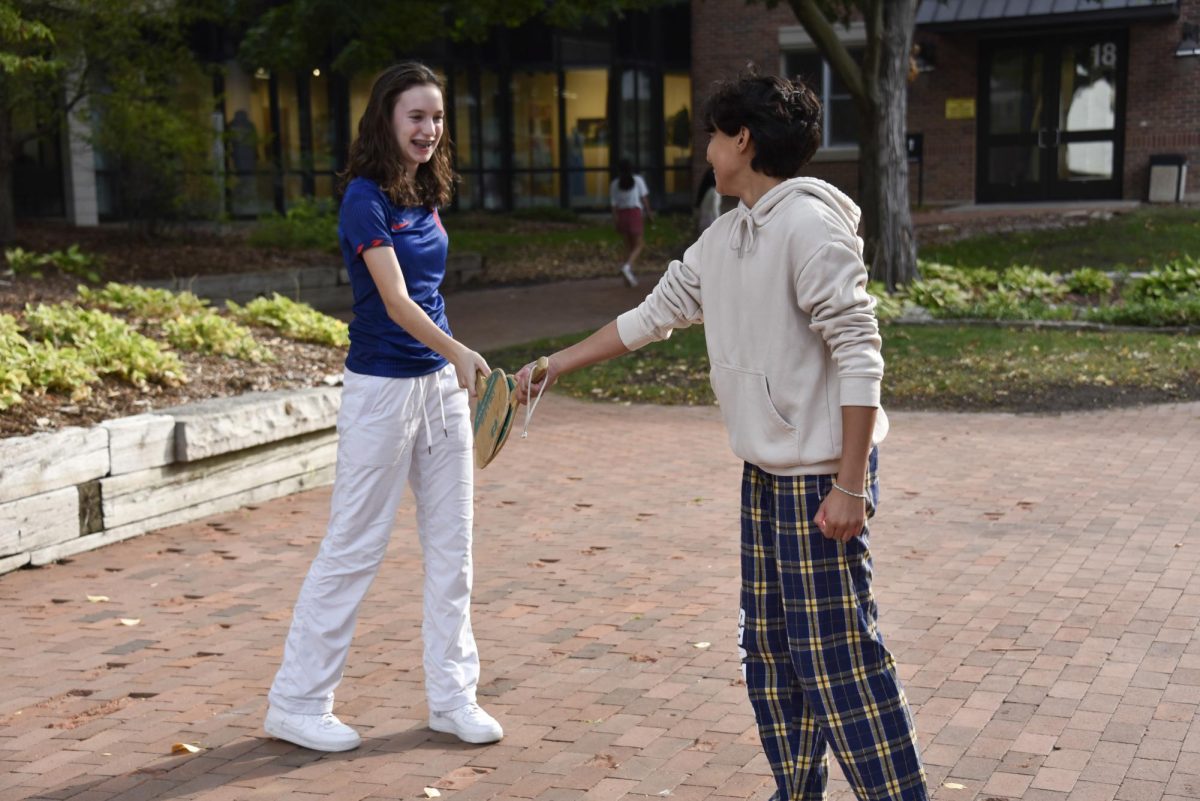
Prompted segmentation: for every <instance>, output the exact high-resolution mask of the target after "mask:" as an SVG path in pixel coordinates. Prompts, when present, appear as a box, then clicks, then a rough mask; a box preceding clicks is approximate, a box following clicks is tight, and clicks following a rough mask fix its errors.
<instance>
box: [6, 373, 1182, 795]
mask: <svg viewBox="0 0 1200 801" xmlns="http://www.w3.org/2000/svg"><path fill="white" fill-rule="evenodd" d="M893 422H894V427H893V433H892V434H891V436H890V438H889V440H888V443H887V445H886V447H885V449H884V453H883V474H882V475H883V486H884V491H885V495H884V501H883V504H882V508H881V510H880V516H879V518H878V519H877V520H876V522H875V524H874V527H873V534H872V540H873V547H874V550H875V560H876V591H877V595H878V598H879V602H880V605H881V608H882V612H883V629H884V631H885V634H886V636H887V638H888V641H889V643H890V644H891V646H892V648H893V650H894V651H895V653H896V655H897V657H898V660H899V663H900V666H901V671H902V673H903V677H904V679H905V682H906V685H907V688H908V693H909V696H910V698H911V700H912V702H913V704H914V708H915V710H916V717H917V722H918V727H919V730H920V734H921V742H922V745H923V747H924V752H925V757H926V760H927V763H928V771H929V775H930V779H931V783H932V785H933V787H934V788H935V792H934V797H935V798H937V799H946V801H960V800H961V801H971V800H972V799H978V800H979V801H995V800H996V799H1002V800H1005V801H1006V800H1007V799H1027V800H1028V801H1113V800H1114V799H1118V800H1119V801H1143V800H1145V801H1156V800H1158V799H1161V800H1162V801H1185V799H1196V798H1200V723H1197V719H1196V711H1197V706H1198V705H1200V637H1198V636H1197V633H1196V632H1197V624H1198V623H1200V577H1198V570H1197V568H1200V459H1198V457H1197V453H1198V452H1200V404H1189V405H1175V406H1158V407H1151V408H1143V409H1130V410H1122V411H1113V412H1104V413H1091V414H1076V415H1066V416H1045V417H1043V416H1037V417H1027V416H1020V417H1017V416H1007V415H969V416H968V415H948V414H895V415H893ZM739 475H740V465H739V464H738V463H737V461H736V460H735V459H734V458H733V457H732V456H731V455H730V454H729V452H728V450H727V448H726V445H725V441H724V434H723V431H722V428H721V426H720V423H719V420H718V417H717V413H716V411H715V410H713V409H664V408H656V407H638V406H632V407H630V406H616V405H611V406H605V405H599V406H597V405H589V404H583V403H579V402H574V401H570V400H566V399H563V398H559V397H552V398H548V399H547V400H546V401H545V403H543V405H542V407H541V408H540V409H539V411H538V415H537V418H536V420H535V422H534V426H533V430H532V432H531V436H530V439H529V440H527V441H523V442H522V441H519V440H514V441H512V442H510V443H509V445H508V448H507V449H506V451H505V452H504V454H502V456H501V457H500V459H499V461H498V462H497V463H495V464H494V465H493V466H492V467H490V468H488V470H487V471H485V472H483V473H482V474H480V478H479V482H478V498H477V506H476V512H477V522H476V532H477V545H476V591H475V607H474V615H475V628H476V633H477V637H478V640H479V645H480V649H481V653H482V657H483V663H484V675H483V684H482V686H481V688H480V692H481V700H482V702H483V703H484V704H485V705H486V706H487V707H488V708H489V709H490V710H491V711H492V712H494V713H495V714H496V715H497V717H499V718H500V719H501V721H502V722H503V723H504V726H505V729H506V732H507V736H506V738H505V739H504V741H503V742H502V743H500V744H498V745H494V746H489V747H477V746H467V745H463V744H460V743H458V742H457V741H454V740H453V738H451V737H449V736H447V735H440V734H434V733H433V732H431V731H430V730H429V729H428V728H426V725H425V722H426V721H425V718H426V711H425V705H424V693H423V687H422V672H421V651H420V644H419V629H420V620H419V607H420V583H421V569H420V559H419V551H418V548H417V545H416V542H415V539H416V538H415V535H414V530H413V522H412V515H411V510H410V509H405V510H404V511H402V513H401V514H400V516H399V517H398V519H397V524H396V532H395V537H394V539H393V543H392V546H391V550H390V552H389V560H388V562H387V564H386V565H385V567H384V569H383V571H382V573H381V575H380V577H379V579H378V580H377V581H376V583H375V586H374V587H373V589H372V592H371V595H370V597H369V599H368V602H367V604H366V605H365V606H364V608H363V610H362V615H361V618H360V620H359V629H358V636H357V639H356V647H355V649H354V650H353V652H352V654H351V657H350V663H349V666H348V669H347V676H346V680H345V682H344V684H343V686H342V688H341V689H340V690H339V693H338V705H337V711H338V712H339V713H340V714H341V715H342V716H343V718H344V719H346V720H347V721H348V722H351V723H353V724H354V725H356V726H357V727H358V728H359V729H360V731H361V732H362V733H363V735H364V743H363V746H362V747H361V748H360V749H358V750H356V751H353V752H349V753H344V754H337V755H321V754H316V753H314V752H311V751H306V750H304V749H300V748H296V747H293V746H291V745H288V744H285V743H282V742H277V741H274V740H271V739H268V738H266V737H265V736H264V735H262V734H261V731H260V729H259V725H260V721H261V717H262V714H263V711H264V708H265V695H266V688H267V686H268V684H269V682H270V679H271V676H272V675H273V673H274V670H275V668H276V667H277V664H278V661H279V657H280V651H281V648H282V643H283V638H284V635H285V632H286V627H287V623H288V619H289V615H290V607H291V604H292V602H293V600H294V598H295V594H296V591H297V590H298V588H299V585H300V580H301V578H302V576H303V573H304V571H305V570H306V568H307V566H308V563H309V561H310V559H311V558H312V556H313V554H314V552H315V549H316V547H317V544H318V542H319V539H320V537H321V535H322V532H323V528H324V524H325V520H326V515H327V508H326V507H327V503H328V498H329V492H328V490H319V491H312V492H307V493H303V494H300V495H295V496H292V497H289V498H284V499H280V500H278V501H273V502H270V503H267V504H263V505H262V506H260V507H258V508H253V509H243V510H240V511H237V512H232V513H229V514H223V515H219V516H216V517H213V518H209V519H206V520H203V521H199V522H196V523H191V524H188V525H183V526H177V527H175V528H171V529H167V530H164V531H161V532H157V533H155V534H151V535H148V536H145V537H142V538H138V539H135V540H131V541H128V542H125V543H121V544H118V545H114V546H110V547H108V548H105V549H102V550H100V551H96V552H92V553H86V554H82V555H80V556H78V557H76V558H74V559H72V560H70V561H69V562H66V563H63V564H58V565H54V566H50V567H46V568H42V569H38V570H23V571H19V572H16V573H12V574H9V575H5V576H3V577H0V614H2V615H3V617H2V620H3V622H4V625H3V626H2V627H0V677H2V678H0V680H2V682H3V683H2V685H0V686H2V687H3V692H2V693H0V801H9V799H25V798H46V799H51V798H53V799H67V798H71V799H80V800H81V801H82V800H84V799H86V800H87V801H107V800H108V799H124V800H125V801H137V800H138V799H206V800H207V801H226V800H227V799H276V798H281V799H282V798H286V799H312V800H314V801H316V800H317V799H338V800H339V801H355V800H356V799H415V798H423V797H425V793H424V788H427V787H434V788H440V791H441V793H442V795H443V797H445V798H448V799H455V801H468V799H484V798H506V799H537V800H538V801H555V800H557V799H618V798H630V799H637V798H644V797H652V798H659V797H667V798H672V799H677V800H678V801H683V800H685V799H686V800H687V801H693V800H698V799H711V800H712V801H719V800H722V799H747V798H749V799H761V798H765V797H766V795H768V793H769V789H770V788H769V770H768V767H767V765H766V763H765V761H764V759H763V757H762V754H761V751H760V748H759V745H758V743H757V736H756V734H755V732H754V729H753V721H752V718H751V712H750V707H749V703H748V702H747V700H746V698H745V688H744V687H743V686H741V683H740V680H739V677H738V670H737V658H736V651H735V647H734V642H733V634H734V628H735V623H736V615H737V609H736V603H737V602H736V598H737V583H738V581H737V511H738V510H737V485H738V480H739ZM89 595H91V596H100V595H103V596H108V598H109V600H108V601H107V602H99V603H92V602H89V600H88V597H87V596H89ZM122 620H124V621H126V622H131V621H132V620H137V621H138V622H137V623H136V624H135V625H126V624H125V623H124V622H122ZM176 743H191V744H195V745H197V746H200V747H201V748H202V749H203V750H201V751H199V752H198V753H196V754H193V755H189V754H172V753H171V751H172V746H173V745H174V744H176ZM835 772H836V771H835ZM830 796H831V798H833V799H839V800H844V799H849V798H850V793H849V791H848V789H847V786H846V784H845V783H844V782H843V781H842V780H841V779H840V777H838V778H836V779H835V780H834V781H833V782H832V783H831V792H830Z"/></svg>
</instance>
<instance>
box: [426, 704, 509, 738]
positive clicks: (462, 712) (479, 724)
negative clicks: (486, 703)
mask: <svg viewBox="0 0 1200 801" xmlns="http://www.w3.org/2000/svg"><path fill="white" fill-rule="evenodd" d="M429 728H431V729H433V730H434V731H440V732H444V733H446V734H453V735H454V736H455V737H457V738H458V739H460V740H462V741H463V742H464V743H494V742H496V741H497V740H499V739H500V738H501V737H503V736H504V729H502V728H500V724H499V723H497V722H496V719H495V718H494V717H492V716H491V715H489V714H488V713H487V712H484V711H483V710H482V709H481V708H480V707H479V705H478V704H467V705H466V706H460V707H459V708H458V709H452V710H450V711H449V712H430V713H429Z"/></svg>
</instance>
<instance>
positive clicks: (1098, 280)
mask: <svg viewBox="0 0 1200 801" xmlns="http://www.w3.org/2000/svg"><path fill="white" fill-rule="evenodd" d="M1113 286H1114V284H1113V280H1112V279H1111V278H1109V277H1108V274H1107V273H1105V272H1103V271H1101V270H1096V269H1094V268H1092V267H1080V268H1079V269H1078V270H1076V271H1075V272H1073V273H1071V274H1070V275H1068V276H1067V288H1068V289H1069V290H1071V291H1072V292H1074V293H1075V294H1076V295H1084V296H1085V297H1089V298H1100V297H1107V296H1108V295H1109V294H1110V293H1111V292H1112V291H1113Z"/></svg>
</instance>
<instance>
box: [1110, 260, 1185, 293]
mask: <svg viewBox="0 0 1200 801" xmlns="http://www.w3.org/2000/svg"><path fill="white" fill-rule="evenodd" d="M1191 294H1200V260H1197V259H1192V258H1189V257H1184V258H1182V259H1176V260H1175V261H1173V262H1169V263H1167V264H1164V265H1163V266H1162V267H1156V268H1155V269H1153V270H1151V271H1150V273H1149V274H1148V275H1146V276H1144V277H1142V278H1139V279H1137V280H1136V281H1134V282H1133V284H1132V285H1130V287H1129V288H1128V289H1126V290H1125V292H1124V295H1123V296H1124V297H1125V298H1126V299H1127V300H1134V301H1139V300H1169V299H1172V298H1180V297H1182V296H1185V295H1191Z"/></svg>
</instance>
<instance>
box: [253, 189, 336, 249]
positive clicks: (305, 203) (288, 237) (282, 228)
mask: <svg viewBox="0 0 1200 801" xmlns="http://www.w3.org/2000/svg"><path fill="white" fill-rule="evenodd" d="M337 226H338V218H337V213H336V211H335V209H334V207H333V204H332V203H330V202H329V201H328V200H311V199H308V198H305V199H303V200H299V201H297V202H296V203H295V204H294V205H293V206H292V207H291V208H289V209H288V210H287V213H286V214H284V215H283V216H280V215H278V214H268V215H265V216H263V217H260V218H259V219H258V222H257V223H256V224H255V226H254V230H253V231H251V232H250V244H251V245H254V246H256V247H264V248H295V249H311V248H317V249H321V250H337V248H338V233H337Z"/></svg>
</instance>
